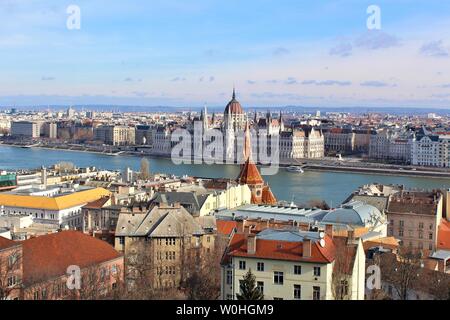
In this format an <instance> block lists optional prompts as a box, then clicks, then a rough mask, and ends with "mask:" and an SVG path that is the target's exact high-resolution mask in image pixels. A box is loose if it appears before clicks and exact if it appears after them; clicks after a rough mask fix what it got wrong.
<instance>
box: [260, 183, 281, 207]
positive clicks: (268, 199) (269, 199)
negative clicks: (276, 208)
mask: <svg viewBox="0 0 450 320" xmlns="http://www.w3.org/2000/svg"><path fill="white" fill-rule="evenodd" d="M262 203H263V204H276V203H277V198H275V196H274V195H273V193H272V190H270V187H269V186H264V188H263V191H262Z"/></svg>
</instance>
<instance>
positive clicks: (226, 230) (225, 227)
mask: <svg viewBox="0 0 450 320" xmlns="http://www.w3.org/2000/svg"><path fill="white" fill-rule="evenodd" d="M216 227H217V232H218V233H219V234H222V235H227V236H228V235H229V234H231V232H232V231H233V229H234V228H237V222H236V221H227V220H216Z"/></svg>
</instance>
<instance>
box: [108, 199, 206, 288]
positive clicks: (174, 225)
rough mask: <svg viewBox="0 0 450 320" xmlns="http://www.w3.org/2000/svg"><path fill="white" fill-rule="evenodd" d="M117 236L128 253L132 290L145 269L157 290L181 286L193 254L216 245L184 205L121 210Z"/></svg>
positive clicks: (121, 249)
mask: <svg viewBox="0 0 450 320" xmlns="http://www.w3.org/2000/svg"><path fill="white" fill-rule="evenodd" d="M115 237H116V240H115V248H116V250H118V251H119V252H123V253H124V255H125V268H126V270H125V274H126V281H127V285H128V286H129V289H131V290H132V289H133V288H134V287H135V286H137V285H138V284H137V283H136V281H140V280H139V278H138V277H139V276H142V272H145V277H146V279H147V281H148V283H149V285H151V286H152V287H153V288H155V289H162V288H177V287H179V286H180V284H181V281H182V279H183V277H184V276H185V272H186V271H187V270H186V269H185V264H186V263H187V261H188V257H189V256H190V254H193V253H194V252H197V251H198V250H201V249H206V250H208V249H210V248H212V247H213V246H214V235H212V234H209V233H207V232H206V231H205V230H204V229H203V228H202V226H201V225H200V224H199V223H198V222H197V220H195V219H194V217H193V216H192V215H191V214H190V213H189V212H188V211H187V210H186V209H185V208H183V207H182V206H180V205H175V206H164V205H160V206H155V207H153V208H152V209H151V210H149V211H148V212H147V213H121V214H120V216H119V220H118V223H117V228H116V233H115ZM143 266H145V271H144V270H143V269H142V268H143Z"/></svg>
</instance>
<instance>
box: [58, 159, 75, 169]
mask: <svg viewBox="0 0 450 320" xmlns="http://www.w3.org/2000/svg"><path fill="white" fill-rule="evenodd" d="M56 166H57V168H58V169H59V171H60V172H71V171H73V170H74V169H75V165H74V164H73V163H72V162H67V161H61V162H59V163H58V164H57V165H56Z"/></svg>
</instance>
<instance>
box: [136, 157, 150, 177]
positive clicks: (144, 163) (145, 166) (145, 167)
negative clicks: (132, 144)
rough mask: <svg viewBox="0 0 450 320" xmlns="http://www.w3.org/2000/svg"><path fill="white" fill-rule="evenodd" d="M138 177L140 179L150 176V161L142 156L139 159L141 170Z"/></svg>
mask: <svg viewBox="0 0 450 320" xmlns="http://www.w3.org/2000/svg"><path fill="white" fill-rule="evenodd" d="M139 177H140V178H141V179H142V180H148V179H149V178H150V162H149V161H148V160H147V158H142V160H141V170H140V175H139Z"/></svg>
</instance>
